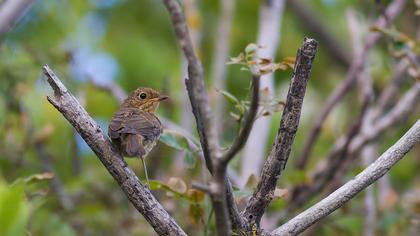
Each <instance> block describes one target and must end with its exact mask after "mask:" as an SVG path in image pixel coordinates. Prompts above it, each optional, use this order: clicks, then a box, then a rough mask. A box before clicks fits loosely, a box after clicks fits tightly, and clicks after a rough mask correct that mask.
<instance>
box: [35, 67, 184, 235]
mask: <svg viewBox="0 0 420 236" xmlns="http://www.w3.org/2000/svg"><path fill="white" fill-rule="evenodd" d="M43 69H44V73H45V75H46V76H47V80H48V83H49V84H50V86H51V87H52V89H53V91H54V95H53V96H47V99H48V101H49V102H50V103H51V104H52V105H53V106H54V107H55V108H56V109H57V110H58V111H59V112H61V114H62V115H63V116H64V117H65V118H66V119H67V120H68V121H69V123H70V124H71V125H72V126H73V127H74V128H75V129H76V131H77V132H78V133H79V134H80V136H81V137H82V138H83V139H84V140H85V141H86V143H87V144H88V145H89V147H90V148H91V149H92V151H93V152H94V153H95V154H96V155H97V156H98V158H99V160H100V161H101V162H102V164H103V165H104V166H105V167H106V169H107V170H108V172H109V173H110V174H111V175H112V177H114V179H115V180H116V181H117V183H118V185H119V186H120V187H121V189H122V190H123V192H124V193H125V195H126V196H127V198H128V199H129V200H130V202H131V203H132V204H133V205H134V207H135V208H136V209H137V210H138V211H139V212H140V213H141V214H142V215H143V216H144V218H145V219H146V220H147V221H148V222H149V223H150V225H151V226H152V227H153V229H154V230H155V231H156V233H158V234H159V235H186V234H185V232H184V231H183V230H182V229H181V228H180V227H179V226H178V225H177V223H176V222H175V220H174V219H173V218H172V217H171V216H170V215H169V214H168V212H166V211H165V209H163V207H162V205H160V203H159V202H158V201H157V200H156V199H155V197H154V196H153V195H152V193H151V192H150V190H149V189H148V188H147V187H146V186H145V185H144V184H143V183H141V182H140V181H139V179H138V178H137V176H136V174H135V173H134V172H133V170H131V168H130V167H129V166H128V165H127V163H126V162H125V161H124V159H123V157H122V156H121V155H120V154H119V153H118V152H117V151H116V150H115V148H114V147H113V145H112V143H111V141H110V140H109V139H108V137H107V136H106V135H105V134H104V132H103V131H102V129H101V128H100V127H99V125H98V124H97V123H96V122H95V121H94V120H93V119H92V117H90V116H89V114H88V113H87V112H86V110H85V109H84V108H83V107H82V106H81V105H80V104H79V102H78V101H77V100H76V98H75V97H74V96H73V95H72V94H71V93H70V92H69V91H68V90H67V88H66V87H65V86H64V85H63V84H62V83H61V81H60V80H59V78H58V77H57V76H56V75H55V74H54V72H53V71H52V70H51V69H50V68H49V67H48V66H47V65H46V66H44V68H43Z"/></svg>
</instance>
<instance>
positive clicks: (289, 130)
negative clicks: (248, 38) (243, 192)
mask: <svg viewBox="0 0 420 236" xmlns="http://www.w3.org/2000/svg"><path fill="white" fill-rule="evenodd" d="M316 48H317V42H316V41H315V40H314V39H310V38H305V39H304V42H303V46H302V47H301V48H300V49H299V50H298V52H297V58H296V64H295V68H294V72H293V77H292V79H291V81H290V86H289V92H288V94H287V99H286V105H285V107H284V110H283V115H282V118H281V121H280V128H279V130H278V133H277V137H276V140H275V142H274V144H273V148H272V150H271V153H270V155H269V157H268V159H267V161H266V162H265V164H264V168H263V170H262V173H261V178H260V182H259V183H258V186H257V189H256V190H255V192H254V194H253V196H252V197H251V199H250V200H249V202H248V204H247V206H246V209H245V212H244V216H245V217H246V218H247V219H249V220H250V221H252V222H255V223H257V224H259V222H260V220H261V217H262V215H263V214H264V211H265V209H266V208H267V207H268V204H270V202H271V201H272V199H273V194H274V190H275V187H276V184H277V180H278V179H279V177H280V175H281V172H282V171H283V170H284V168H285V166H286V163H287V159H288V158H289V154H290V150H291V147H292V144H293V140H294V137H295V135H296V132H297V128H298V125H299V118H300V113H301V109H302V104H303V98H304V96H305V91H306V85H307V83H308V80H309V74H310V72H311V68H312V63H313V60H314V58H315V53H316Z"/></svg>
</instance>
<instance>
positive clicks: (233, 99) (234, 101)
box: [216, 89, 239, 105]
mask: <svg viewBox="0 0 420 236" xmlns="http://www.w3.org/2000/svg"><path fill="white" fill-rule="evenodd" d="M216 91H217V92H219V93H221V94H222V95H223V97H224V98H225V99H226V100H227V101H228V102H230V103H232V104H233V105H235V104H239V99H237V98H236V97H235V96H234V95H233V94H231V93H229V92H228V91H224V90H219V89H217V90H216Z"/></svg>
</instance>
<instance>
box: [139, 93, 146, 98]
mask: <svg viewBox="0 0 420 236" xmlns="http://www.w3.org/2000/svg"><path fill="white" fill-rule="evenodd" d="M139 97H140V99H146V97H147V95H146V94H145V93H141V94H140V96H139Z"/></svg>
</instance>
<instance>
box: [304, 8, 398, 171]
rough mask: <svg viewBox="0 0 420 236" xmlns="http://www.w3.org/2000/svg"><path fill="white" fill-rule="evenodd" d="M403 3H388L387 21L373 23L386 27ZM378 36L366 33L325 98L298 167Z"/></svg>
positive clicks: (352, 83) (379, 19)
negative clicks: (358, 48) (347, 66)
mask: <svg viewBox="0 0 420 236" xmlns="http://www.w3.org/2000/svg"><path fill="white" fill-rule="evenodd" d="M404 4H405V0H394V1H393V2H392V3H391V4H389V6H388V8H387V9H386V12H385V14H386V16H387V19H389V21H387V20H386V19H385V17H384V16H381V17H379V18H378V20H377V21H376V22H375V24H373V25H374V26H377V27H379V28H384V27H388V26H389V25H390V24H391V22H392V21H393V20H394V19H395V18H396V17H397V15H398V14H399V13H400V12H401V10H402V8H403V6H404ZM380 37H381V35H380V34H378V33H377V32H370V33H369V34H368V36H367V38H366V41H365V45H364V46H363V50H362V53H360V54H358V55H357V56H356V57H355V58H353V60H352V63H351V66H350V68H349V70H348V72H347V75H346V78H345V79H344V80H343V81H342V82H341V83H340V84H339V85H338V86H337V87H336V89H335V90H334V91H333V92H332V93H331V95H330V96H329V97H328V98H327V101H326V102H325V105H324V107H323V108H322V109H321V111H320V112H319V113H318V115H317V117H316V118H315V123H314V126H313V127H312V129H311V130H310V132H309V135H308V138H307V139H306V141H305V144H304V147H303V151H302V154H301V155H300V156H299V159H298V161H297V167H298V168H300V169H304V168H305V167H306V164H307V163H308V159H309V155H310V153H311V151H312V148H313V146H314V144H315V142H316V140H317V139H318V137H319V134H320V132H321V128H322V125H323V124H324V122H325V120H326V119H327V117H328V115H329V114H330V112H331V111H332V109H333V108H334V107H335V105H337V104H338V103H339V102H340V101H341V100H342V99H343V97H344V95H346V94H347V92H349V91H350V89H351V87H352V86H353V85H354V84H355V82H356V81H357V79H358V78H359V76H360V75H361V73H362V71H363V68H364V65H365V62H366V60H367V58H368V56H367V54H368V52H369V50H370V49H371V48H372V47H373V46H374V45H375V44H376V43H377V42H378V40H379V39H380Z"/></svg>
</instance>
